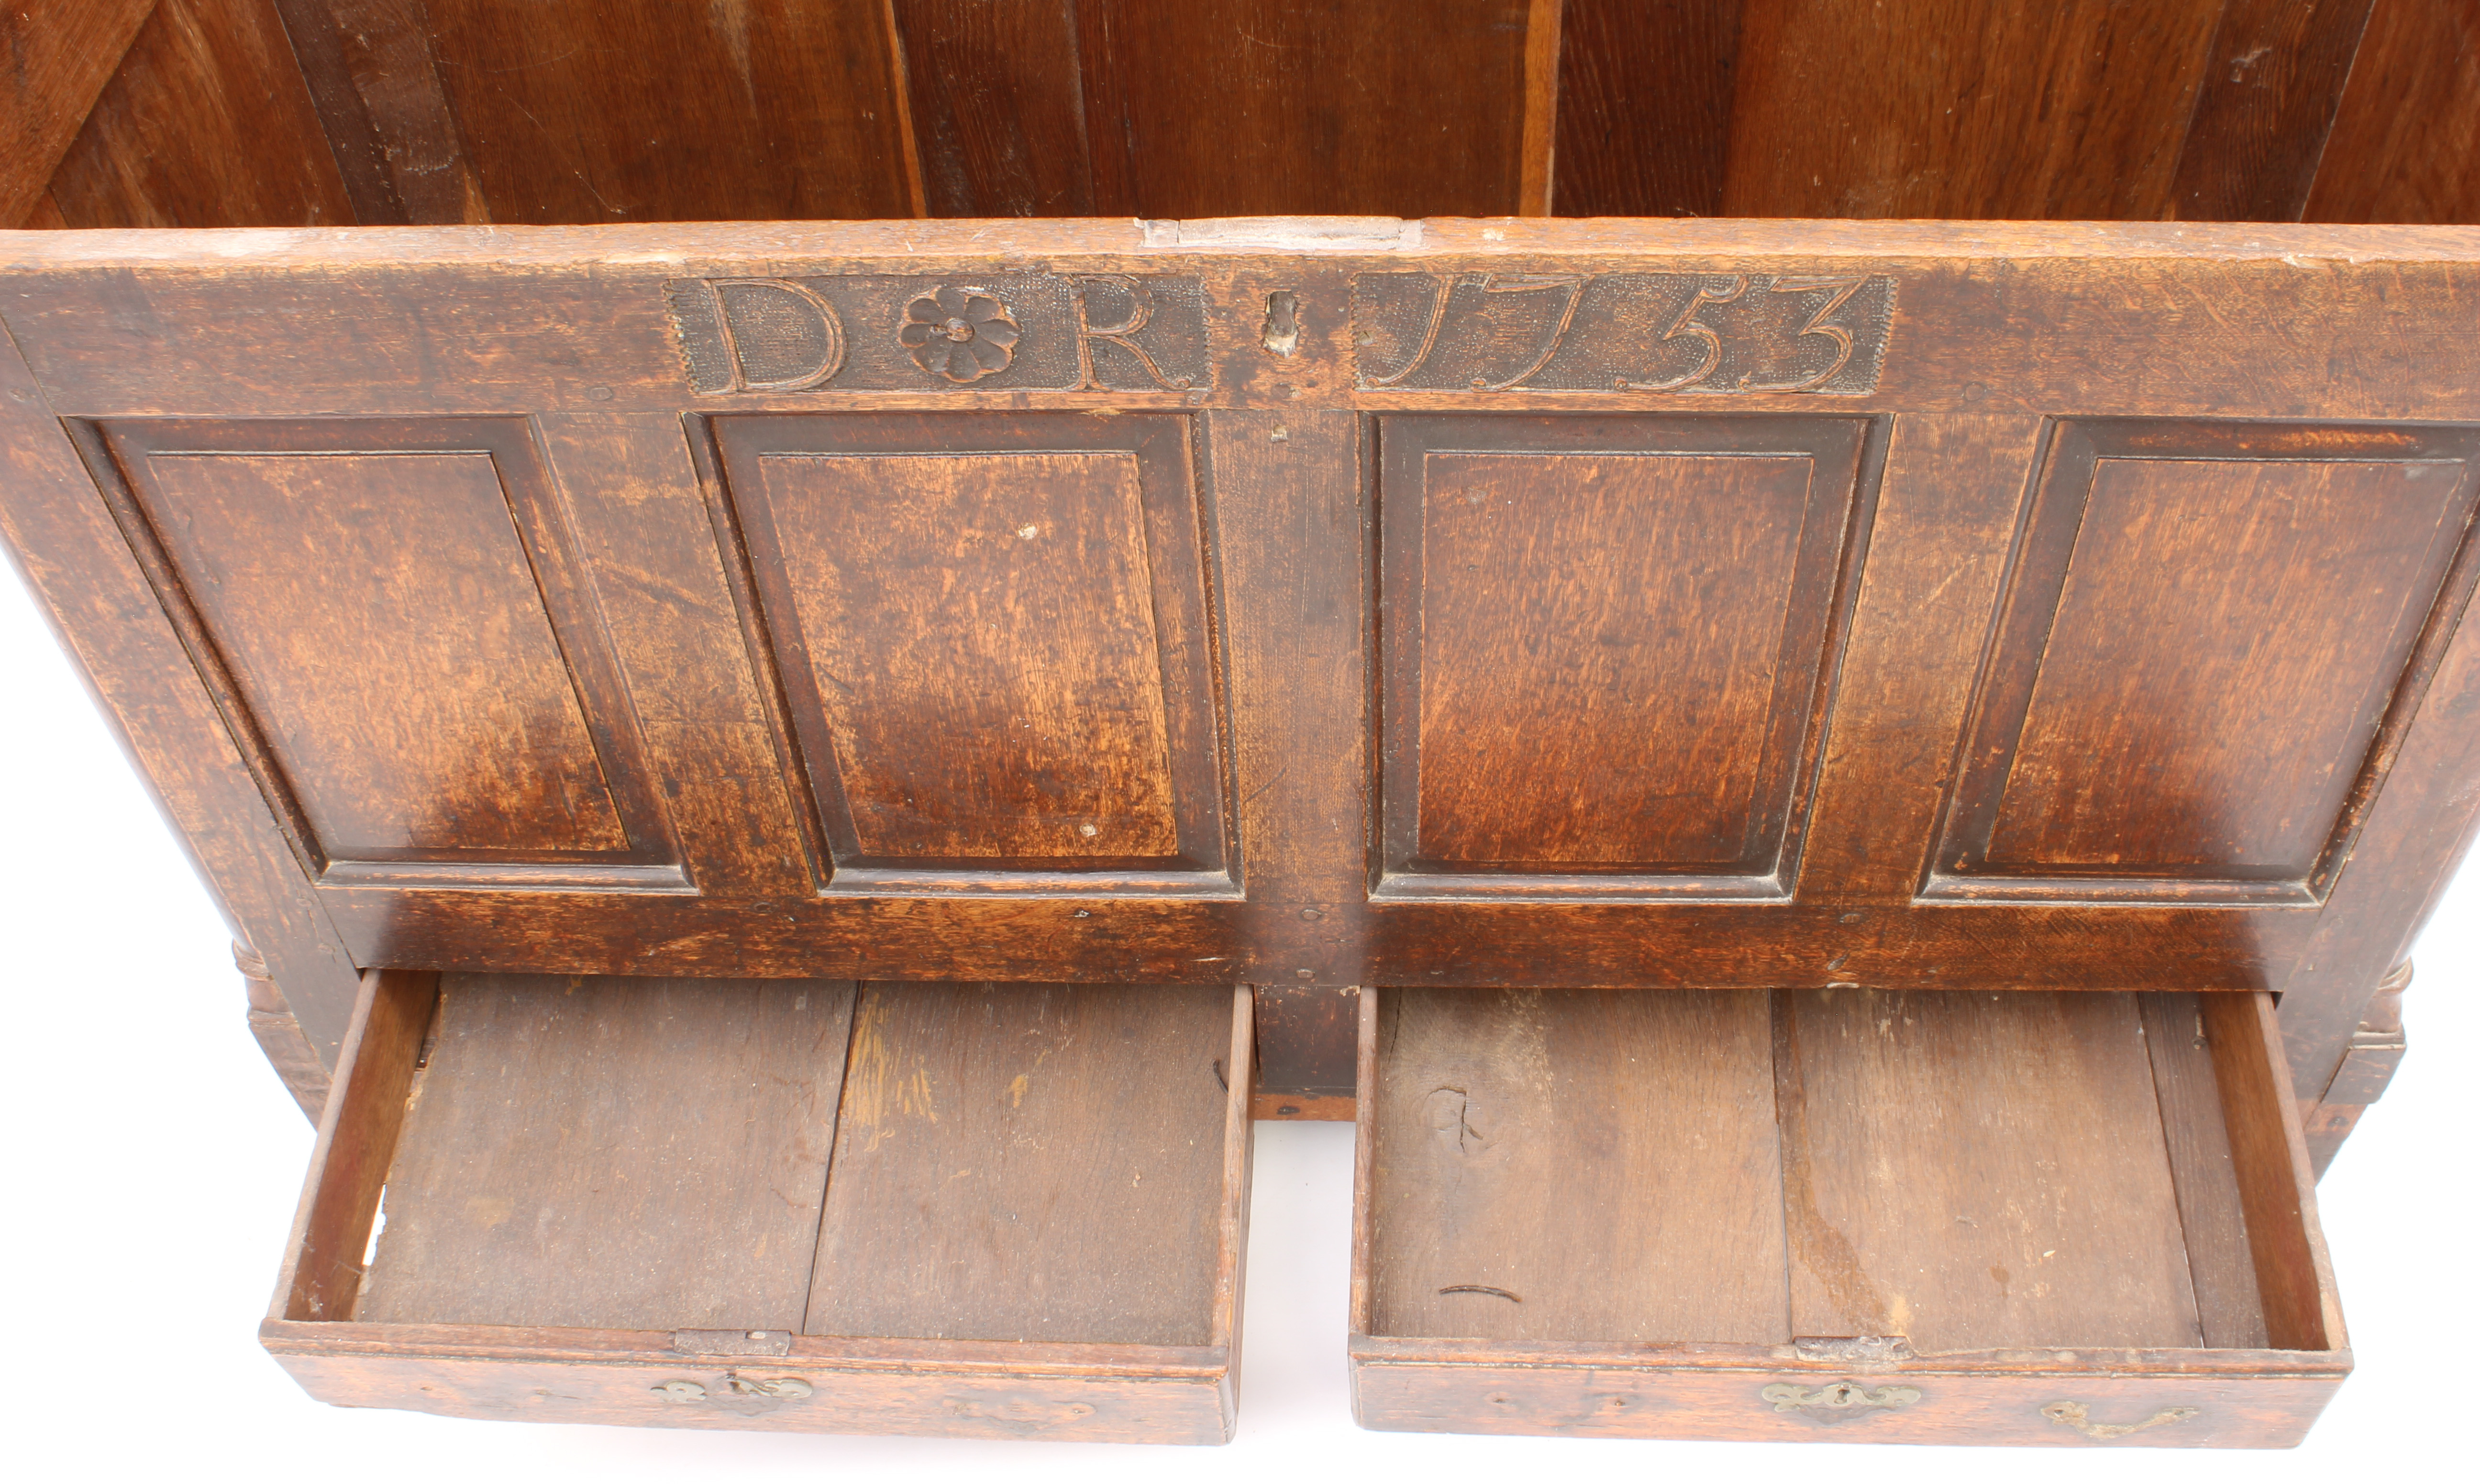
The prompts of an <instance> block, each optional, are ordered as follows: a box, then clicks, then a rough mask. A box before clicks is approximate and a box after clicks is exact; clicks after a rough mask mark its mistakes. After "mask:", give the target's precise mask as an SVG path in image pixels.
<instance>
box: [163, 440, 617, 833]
mask: <svg viewBox="0 0 2480 1484" xmlns="http://www.w3.org/2000/svg"><path fill="white" fill-rule="evenodd" d="M296 431H297V432H298V431H301V430H296ZM308 431H309V437H308V439H307V440H306V443H307V446H306V447H300V448H287V447H285V444H286V441H287V440H286V439H285V438H283V437H282V436H281V435H265V434H258V433H256V432H255V430H245V429H240V428H223V429H182V428H175V427H167V426H161V425H150V426H147V427H139V426H137V425H122V426H120V427H119V428H118V429H117V430H116V447H117V450H118V451H119V453H120V456H122V458H123V459H124V461H125V463H126V464H127V466H128V467H129V468H130V470H131V473H132V475H133V476H134V478H133V488H134V489H135V490H136V491H137V493H138V498H139V501H140V503H141V505H142V507H143V508H144V510H145V512H146V515H147V518H148V521H149V524H150V525H151V527H152V528H153V530H154V531H155V533H156V534H158V536H159V537H160V538H161V539H162V540H163V541H164V543H165V549H166V552H167V554H168V557H169V558H170V560H171V563H172V566H173V569H174V571H175V572H176V573H177V574H178V580H179V581H180V583H181V590H182V592H183V593H184V594H186V596H187V597H188V599H189V600H190V602H192V603H193V604H194V605H195V606H196V608H197V611H198V613H199V616H200V618H201V620H202V622H203V623H204V625H205V628H206V630H207V632H208V634H209V635H210V636H212V638H213V640H214V642H215V644H216V646H217V648H218V650H219V651H220V654H221V656H222V658H223V661H224V663H225V664H227V665H229V666H230V667H231V671H232V675H233V678H234V681H235V683H236V684H237V686H238V687H239V689H240V691H241V693H242V696H243V698H244V700H245V704H246V705H247V707H248V710H249V714H250V716H251V717H252V718H253V720H254V721H255V723H256V725H257V726H258V727H259V728H260V729H261V730H262V731H263V733H264V735H265V736H266V738H267V740H268V743H269V745H270V746H271V748H272V749H273V750H274V752H275V754H276V756H277V757H278V758H279V759H280V761H281V766H282V768H283V770H284V773H285V777H286V781H287V782H288V783H289V785H290V789H291V793H292V796H293V797H294V798H295V799H296V800H297V802H298V803H299V805H300V807H301V808H302V809H303V810H304V811H305V813H306V815H307V817H308V821H309V824H310V827H311V829H312V830H313V832H314V834H315V838H316V843H317V848H318V849H319V850H320V852H321V854H322V856H323V858H324V859H328V860H336V859H343V860H370V861H383V860H391V859H422V858H426V857H442V858H452V857H454V856H456V855H457V854H459V853H461V852H469V851H475V852H485V856H484V858H488V854H489V853H490V852H500V853H501V854H503V855H506V854H507V853H509V852H514V853H516V854H518V855H525V854H530V855H533V856H536V857H549V858H556V857H558V856H561V855H563V854H565V855H568V856H571V857H576V856H579V855H594V854H601V855H624V856H625V855H628V854H631V853H632V851H633V841H632V840H631V837H630V833H629V831H628V829H627V828H626V826H625V825H624V823H623V820H622V817H621V809H620V804H619V801H618V799H617V798H616V797H615V789H614V780H613V778H612V777H611V775H610V773H609V772H608V771H607V768H606V765H605V763H604V760H603V757H602V756H601V749H600V748H598V746H597V744H596V739H595V737H594V736H593V733H592V730H591V728H590V723H589V719H588V714H587V712H586V711H585V709H584V706H583V704H582V702H581V696H580V694H579V689H578V688H579V682H578V680H577V679H576V678H575V677H573V675H572V673H571V670H570V661H569V659H568V657H567V656H566V654H565V653H564V652H563V649H562V646H561V643H560V639H559V636H558V635H557V633H556V631H555V621H554V618H553V616H552V613H551V611H550V610H549V609H548V608H547V607H546V603H547V599H546V597H545V595H544V593H543V592H542V590H541V587H540V586H538V584H539V582H540V579H539V578H538V576H537V572H536V564H537V562H539V561H541V560H543V559H542V558H541V557H540V556H538V555H537V550H536V548H537V546H538V541H536V540H534V539H530V534H529V533H526V532H524V531H522V530H521V529H520V526H519V524H518V521H519V516H518V514H517V512H516V510H515V508H513V507H512V506H511V503H510V495H509V491H508V489H507V488H506V487H505V486H506V485H507V484H510V483H521V482H524V481H525V479H526V476H527V475H528V474H529V473H530V471H529V470H527V469H526V468H524V467H523V465H522V464H520V465H518V466H517V467H514V468H505V467H504V466H503V465H502V463H501V460H500V458H499V457H498V456H497V455H498V454H500V453H504V452H505V450H504V449H501V450H495V449H494V448H493V447H492V444H494V443H495V442H497V443H501V444H504V443H505V442H506V438H505V437H504V436H502V437H499V438H496V439H495V438H493V437H492V436H490V434H489V430H469V433H470V434H471V435H469V436H466V437H462V438H460V437H458V436H456V435H455V430H453V429H452V428H450V429H442V428H440V427H439V426H438V425H432V428H431V429H428V430H424V431H425V432H428V433H430V434H431V435H430V436H429V437H427V438H418V437H417V438H404V439H397V438H392V437H390V436H389V430H377V429H364V430H343V429H333V428H330V429H324V430H322V429H316V428H315V427H314V428H312V429H310V430H308ZM405 431H408V432H411V431H413V430H405ZM353 432H360V433H361V434H362V438H361V439H358V440H357V439H355V438H353V437H352V433H353ZM440 432H446V433H447V434H448V435H447V437H446V438H445V439H444V441H445V442H446V443H447V444H448V445H449V447H447V448H438V447H437V445H438V444H439V443H441V442H442V441H443V440H442V439H441V438H440V437H439V436H438V435H437V434H438V433H440ZM322 435H323V436H322ZM293 441H295V442H297V443H299V442H303V441H305V440H301V439H298V438H297V439H295V440H293ZM355 441H361V442H363V445H364V447H366V448H370V449H371V450H372V451H371V452H369V453H354V452H345V451H338V452H320V451H317V449H318V445H319V444H320V443H321V442H326V443H329V444H330V445H334V444H338V443H342V444H344V445H345V446H346V448H348V449H349V447H350V445H351V443H352V442H355ZM423 442H428V443H430V444H431V445H432V446H433V449H434V450H435V451H424V450H423V448H422V443H423ZM253 443H255V444H257V445H258V447H256V448H253V447H251V445H252V444H253ZM404 443H412V444H413V447H411V448H405V447H402V446H401V445H402V444H404ZM459 443H462V444H465V445H467V447H465V448H462V449H459V448H456V447H455V445H457V444H459ZM392 444H396V445H399V446H395V447H391V445H392ZM476 444H479V445H480V446H479V447H475V446H474V445H476ZM519 447H520V448H522V445H519ZM395 554H402V555H405V556H408V557H417V558H418V560H412V561H404V560H395ZM339 658H342V659H343V660H345V662H346V663H344V664H337V663H335V662H336V661H337V660H338V659H339Z"/></svg>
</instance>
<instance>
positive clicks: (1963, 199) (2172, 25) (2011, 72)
mask: <svg viewBox="0 0 2480 1484" xmlns="http://www.w3.org/2000/svg"><path fill="white" fill-rule="evenodd" d="M2217 9H2218V8H2217V7H2215V6H2213V5H2210V4H2193V3H2182V4H2175V5H2158V6H2135V7H2131V6H2125V5H2119V4H2114V3H2111V0H2065V3H2061V4H2055V5H2042V6H1997V7H1993V6H1986V5H1980V4H1976V3H1975V0H1889V3H1885V4H1872V5H1867V6H1862V5H1841V4H1820V3H1817V0H1747V3H1746V4H1745V5H1744V7H1743V11H1742V15H1743V19H1742V21H1741V25H1740V41H1739V48H1738V53H1737V58H1738V66H1737V72H1736V83H1735V87H1736V91H1735V102H1734V105H1733V109H1732V115H1731V133H1730V141H1731V143H1730V165H1729V169H1728V171H1727V174H1726V177H1725V182H1724V185H1723V190H1722V214H1723V215H1725V216H1731V217H1903V218H1931V217H1947V218H1952V217H1975V218H1999V219H2010V220H2037V219H2043V218H2048V219H2054V220H2067V221H2073V220H2112V219H2135V220H2143V219H2147V218H2156V217H2159V216H2162V215H2164V214H2165V210H2166V208H2167V207H2168V206H2169V204H2170V202H2171V198H2172V195H2171V193H2172V182H2173V180H2174V178H2175V175H2176V171H2177V169H2178V162H2179V151H2180V146H2181V143H2183V140H2184V138H2185V134H2186V127H2187V118H2188V116H2189V114H2190V113H2191V112H2192V110H2193V109H2194V107H2195V98H2196V93H2197V90H2198V87H2199V85H2200V81H2201V78H2202V75H2203V72H2204V67H2205V62H2206V58H2207V57H2208V55H2209V47H2210V45H2211V41H2212V36H2213V23H2214V19H2215V16H2216V13H2217Z"/></svg>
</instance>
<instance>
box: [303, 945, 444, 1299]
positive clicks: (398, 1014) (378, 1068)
mask: <svg viewBox="0 0 2480 1484" xmlns="http://www.w3.org/2000/svg"><path fill="white" fill-rule="evenodd" d="M438 1003H439V976H437V975H435V974H422V973H415V972H410V971H406V970H401V969H372V970H369V971H366V972H365V973H364V974H363V976H362V994H361V999H360V1000H359V1001H358V1002H356V1003H355V1005H354V1007H353V1020H352V1024H351V1026H350V1027H349V1028H347V1030H346V1032H345V1045H344V1051H343V1053H342V1054H340V1055H339V1057H338V1060H337V1065H338V1067H339V1069H340V1076H339V1078H338V1080H337V1082H336V1086H335V1089H334V1091H333V1092H332V1093H330V1094H329V1096H328V1099H327V1110H326V1112H325V1114H324V1115H323V1117H322V1118H321V1119H320V1121H319V1139H318V1143H317V1145H316V1147H314V1148H313V1149H312V1151H311V1155H310V1176H309V1180H308V1183H307V1184H306V1185H305V1186H304V1187H303V1189H302V1192H301V1207H300V1210H299V1211H298V1213H297V1214H296V1215H295V1216H294V1218H293V1235H292V1237H291V1239H290V1240H289V1241H288V1242H287V1243H286V1260H285V1264H284V1269H285V1270H284V1274H283V1276H282V1277H281V1278H280V1279H279V1280H278V1282H277V1286H276V1294H275V1312H274V1314H273V1315H271V1317H274V1318H283V1319H296V1320H304V1319H307V1320H342V1319H349V1318H351V1317H352V1316H353V1309H354V1306H355V1305H356V1304H357V1303H359V1302H360V1295H361V1288H362V1280H363V1278H364V1276H365V1274H366V1272H367V1269H366V1268H365V1267H364V1265H363V1262H364V1258H365V1256H366V1255H367V1253H368V1252H369V1249H370V1240H371V1230H372V1227H373V1226H374V1225H375V1222H376V1220H377V1218H378V1211H379V1193H380V1191H381V1190H382V1189H383V1188H384V1187H385V1186H386V1185H387V1181H388V1172H389V1167H390V1165H391V1164H393V1163H394V1161H395V1159H396V1148H397V1139H398V1136H399V1134H400V1132H401V1130H402V1129H403V1127H404V1118H405V1111H406V1098H407V1095H408V1094H409V1093H410V1092H411V1091H412V1088H413V1083H414V1078H415V1073H416V1071H417V1064H418V1063H419V1061H420V1060H421V1056H422V1043H423V1037H424V1035H425V1034H426V1032H427V1031H428V1030H429V1028H430V1025H431V1020H432V1017H433V1014H434V1013H435V1011H436V1009H437V1007H438Z"/></svg>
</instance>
